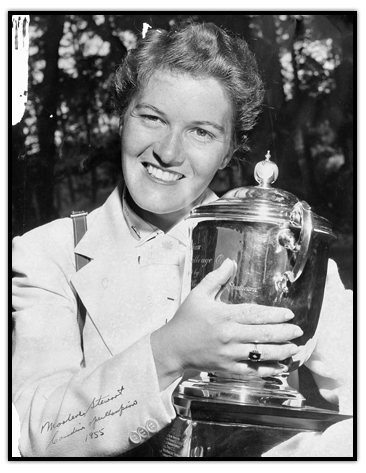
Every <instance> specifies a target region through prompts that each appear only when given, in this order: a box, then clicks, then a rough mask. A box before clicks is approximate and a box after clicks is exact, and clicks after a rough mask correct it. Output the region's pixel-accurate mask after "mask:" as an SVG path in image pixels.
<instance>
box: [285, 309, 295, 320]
mask: <svg viewBox="0 0 366 473" xmlns="http://www.w3.org/2000/svg"><path fill="white" fill-rule="evenodd" d="M294 317H295V314H294V313H293V312H291V311H287V312H286V313H285V319H286V320H290V319H293V318H294Z"/></svg>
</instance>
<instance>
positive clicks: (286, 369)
mask: <svg viewBox="0 0 366 473" xmlns="http://www.w3.org/2000/svg"><path fill="white" fill-rule="evenodd" d="M279 365H280V366H281V373H287V372H288V366H286V365H283V364H282V363H279Z"/></svg>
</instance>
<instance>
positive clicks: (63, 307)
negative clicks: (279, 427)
mask: <svg viewBox="0 0 366 473" xmlns="http://www.w3.org/2000/svg"><path fill="white" fill-rule="evenodd" d="M262 97H263V85H262V81H261V79H260V77H259V75H258V72H257V66H256V63H255V60H254V58H253V55H252V53H251V52H250V51H249V49H248V46H247V44H246V43H245V42H244V41H243V40H242V39H240V38H238V37H231V36H230V35H229V34H228V33H226V32H225V31H223V30H222V29H220V28H218V27H216V26H214V25H212V24H201V25H197V24H190V25H188V26H185V27H181V28H178V29H177V30H176V31H174V32H169V33H168V32H165V31H161V30H150V31H149V32H148V33H147V34H146V37H145V38H143V39H140V40H139V41H138V44H137V45H136V48H135V49H133V50H130V51H129V53H128V54H127V57H126V58H125V60H124V62H123V64H122V65H121V67H120V69H119V70H118V73H117V78H116V106H117V110H118V112H119V117H120V135H121V141H122V144H121V159H122V167H123V177H124V179H123V182H121V183H120V184H119V185H118V186H117V188H116V189H115V190H114V192H113V193H112V194H111V196H110V197H109V198H108V200H107V202H106V203H105V204H104V205H103V206H102V207H100V208H99V209H96V210H95V211H93V212H91V214H90V215H88V217H87V228H88V229H87V232H86V234H85V236H84V237H83V238H82V239H81V240H80V241H79V240H77V241H78V243H77V244H76V247H75V248H74V244H75V243H74V234H73V222H72V219H70V218H64V219H59V220H56V221H54V222H51V223H50V224H47V225H44V226H42V227H39V228H36V229H35V230H32V231H31V232H28V233H26V234H25V235H23V236H22V237H16V238H15V239H14V251H13V271H14V275H15V277H14V280H13V281H14V283H13V307H14V310H15V311H14V314H13V316H14V320H15V323H14V326H15V331H14V356H13V402H14V404H15V406H16V408H17V410H18V413H19V417H20V421H21V437H20V444H19V445H20V451H21V453H22V455H23V456H24V457H117V456H125V455H128V456H135V457H139V456H141V450H139V449H135V447H142V446H143V444H144V443H145V442H146V441H148V440H151V437H153V436H154V435H155V434H156V433H157V432H159V431H161V430H162V429H164V427H166V426H167V425H168V424H170V423H171V422H172V420H173V419H174V417H175V416H176V412H175V410H174V407H173V404H172V393H173V392H174V390H175V388H176V387H177V385H178V384H179V382H180V381H181V379H182V377H183V376H184V374H185V373H186V372H187V371H189V370H195V371H204V372H215V371H218V372H227V373H228V375H230V376H231V375H233V376H236V377H239V378H240V377H241V376H247V375H250V374H253V373H255V374H258V375H259V376H261V377H266V376H272V375H277V374H280V373H283V372H285V371H287V370H288V367H287V366H286V364H284V363H283V362H281V360H285V359H288V358H290V357H292V356H293V355H295V354H296V353H298V347H297V346H296V345H295V344H294V343H292V340H294V339H295V338H298V337H299V336H301V335H302V333H303V332H302V330H301V329H300V327H297V326H296V325H294V324H291V323H289V322H290V321H291V319H292V318H293V317H294V314H293V313H292V312H291V310H289V309H287V308H280V307H267V306H258V305H254V304H247V303H242V304H236V305H230V304H224V303H223V302H221V301H220V300H217V297H216V296H217V295H218V294H220V293H221V292H222V289H223V287H224V286H225V285H226V284H230V283H231V282H232V280H233V277H234V275H235V272H236V263H235V262H234V261H231V260H229V259H227V260H225V261H224V262H223V263H222V265H221V266H220V267H219V268H218V269H216V270H215V271H213V272H211V273H209V274H208V275H207V276H206V277H205V278H204V279H203V280H202V281H201V282H200V283H199V284H198V285H197V286H196V287H195V288H194V289H193V290H192V291H191V293H190V294H189V295H188V296H187V298H186V299H185V300H184V301H183V302H182V301H181V290H182V282H183V277H184V274H185V268H186V267H185V259H186V249H187V246H188V244H189V228H188V224H187V221H186V219H185V217H186V216H187V215H188V214H189V212H190V210H191V209H192V208H193V207H194V206H196V205H199V204H207V203H209V202H212V201H214V200H216V198H217V196H216V195H215V194H214V193H213V192H212V191H211V190H209V189H208V185H209V184H210V181H211V180H212V178H213V176H214V175H215V173H216V171H217V170H218V169H222V168H223V167H225V166H226V165H227V164H228V162H229V161H230V159H231V157H232V155H233V154H234V153H235V151H236V150H237V149H246V148H247V143H246V139H247V138H246V133H247V131H248V130H250V129H251V128H252V127H253V126H254V123H255V121H256V117H257V115H258V113H259V107H260V103H261V100H262ZM75 255H77V257H78V258H82V259H83V260H84V261H87V262H88V264H86V265H84V266H83V267H82V268H81V269H80V270H79V271H77V268H76V264H75ZM333 269H334V268H333ZM330 276H331V277H330V283H331V284H332V285H333V286H332V287H333V289H332V291H333V292H331V294H336V295H337V297H338V298H341V299H342V300H343V296H344V290H343V287H342V285H341V283H340V281H339V277H338V274H337V271H336V269H335V270H334V271H333V273H332V274H331V275H330ZM327 297H328V300H329V297H330V296H329V292H328V296H327ZM331 299H332V301H336V299H337V298H335V297H333V296H332V297H331ZM344 300H347V298H345V299H344ZM79 301H81V302H82V303H83V305H84V307H85V309H86V311H87V317H86V319H85V325H84V328H83V330H81V331H80V327H79V324H78V319H79V315H78V302H79ZM337 306H338V307H341V308H342V307H343V308H342V317H341V318H340V321H339V324H338V325H337V329H338V330H339V332H340V333H342V335H343V339H344V340H346V339H347V330H346V328H347V323H348V322H347V320H346V316H345V315H344V314H346V313H347V308H346V307H345V306H344V305H343V306H342V304H341V302H340V300H339V299H337ZM332 315H334V314H333V313H332ZM344 324H345V325H346V326H345V327H343V325H344ZM333 326H334V322H332V324H331V325H329V327H327V331H326V338H327V340H329V339H331V338H332V333H331V330H332V327H333ZM333 338H334V340H337V342H338V338H337V337H336V336H335V337H333ZM322 342H323V343H324V340H320V344H319V346H320V347H322V346H323V352H324V351H325V352H326V355H327V351H326V349H324V347H325V346H326V344H323V345H322ZM253 346H255V347H256V349H258V350H259V351H260V353H261V354H262V356H261V358H260V361H256V362H255V361H251V360H252V358H251V355H250V354H251V353H252V351H253ZM337 347H338V345H337ZM323 352H322V350H318V351H317V353H316V356H317V357H318V358H317V360H316V361H317V363H315V365H316V367H317V368H318V375H319V376H318V378H319V384H320V385H321V386H322V387H323V390H324V391H325V393H326V396H327V398H329V399H330V400H331V401H332V402H339V400H340V399H341V397H342V395H346V394H347V390H344V389H343V385H344V384H345V379H344V378H342V376H343V377H344V373H345V372H344V371H343V370H341V371H335V372H334V373H332V374H335V376H334V377H332V379H331V382H330V383H329V382H328V381H329V379H328V378H329V376H328V374H329V372H328V371H327V369H324V364H325V362H324V360H325V361H329V360H332V359H333V358H334V357H333V358H330V357H328V358H327V357H326V356H325V358H324V356H323V354H324V353H323ZM339 356H340V355H338V357H339ZM342 356H344V352H343V354H342ZM338 357H336V358H337V359H338ZM331 366H333V365H332V363H331ZM348 371H349V370H348ZM347 375H348V376H349V373H348V372H347ZM342 389H343V390H342ZM114 393H119V394H118V396H117V395H114ZM95 400H97V401H95ZM107 401H108V404H107V405H105V404H106V403H107ZM122 414H123V415H122ZM96 423H97V426H96ZM50 425H52V426H57V432H56V431H55V432H53V429H51V428H50V429H48V428H45V427H43V426H50ZM42 427H43V428H42ZM95 429H98V431H96V430H95ZM130 451H131V452H130ZM150 455H151V453H150Z"/></svg>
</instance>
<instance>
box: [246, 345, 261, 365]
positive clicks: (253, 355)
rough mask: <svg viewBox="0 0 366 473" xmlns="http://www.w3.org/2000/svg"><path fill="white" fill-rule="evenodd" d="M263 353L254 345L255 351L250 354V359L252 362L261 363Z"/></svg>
mask: <svg viewBox="0 0 366 473" xmlns="http://www.w3.org/2000/svg"><path fill="white" fill-rule="evenodd" d="M261 356H262V353H261V352H260V351H259V350H258V345H257V344H256V343H254V349H253V350H251V351H250V352H249V355H248V359H249V360H250V361H254V362H258V361H260V359H261Z"/></svg>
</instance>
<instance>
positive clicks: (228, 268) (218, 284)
mask: <svg viewBox="0 0 366 473" xmlns="http://www.w3.org/2000/svg"><path fill="white" fill-rule="evenodd" d="M236 268H237V265H236V263H235V261H233V260H231V259H229V258H227V259H226V260H225V261H224V262H223V263H222V265H221V266H220V267H219V268H217V269H215V271H212V272H211V273H209V274H207V276H205V277H204V279H202V281H201V282H200V283H199V284H198V286H197V287H196V289H198V290H199V291H200V292H203V293H204V294H205V295H207V296H210V297H212V298H215V297H216V296H217V294H218V292H220V291H221V290H222V288H223V286H225V284H227V283H228V282H229V280H230V279H231V278H233V277H234V276H235V273H236Z"/></svg>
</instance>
